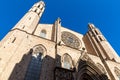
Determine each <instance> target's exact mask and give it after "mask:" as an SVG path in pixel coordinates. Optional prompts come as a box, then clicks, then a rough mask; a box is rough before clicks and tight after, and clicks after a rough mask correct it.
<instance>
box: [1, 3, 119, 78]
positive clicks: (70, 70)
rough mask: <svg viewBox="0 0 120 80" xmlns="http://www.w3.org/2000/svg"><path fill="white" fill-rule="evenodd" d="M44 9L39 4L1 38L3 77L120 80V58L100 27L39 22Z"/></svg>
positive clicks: (59, 22)
mask: <svg viewBox="0 0 120 80" xmlns="http://www.w3.org/2000/svg"><path fill="white" fill-rule="evenodd" d="M44 9H45V3H44V2H43V1H40V2H37V3H35V4H34V5H33V6H32V8H31V9H30V10H29V11H28V12H27V13H26V14H25V16H23V18H22V19H21V20H20V21H19V22H18V23H17V24H16V25H15V26H14V27H13V29H11V31H9V32H8V34H7V35H6V36H5V37H4V38H3V39H2V40H1V42H0V80H120V79H119V78H120V58H119V56H118V55H117V53H116V52H115V51H114V49H113V48H112V47H111V45H110V44H109V42H108V41H107V40H106V39H105V37H104V36H103V34H102V33H101V32H100V30H99V29H98V28H96V27H95V26H94V25H93V24H88V31H87V32H86V34H85V35H82V34H80V33H77V32H74V31H72V30H70V29H67V28H64V27H63V26H62V25H61V20H60V18H58V19H57V20H56V21H55V22H54V23H53V24H47V23H46V24H42V23H39V21H40V18H41V16H42V14H43V12H44ZM53 16H54V15H53Z"/></svg>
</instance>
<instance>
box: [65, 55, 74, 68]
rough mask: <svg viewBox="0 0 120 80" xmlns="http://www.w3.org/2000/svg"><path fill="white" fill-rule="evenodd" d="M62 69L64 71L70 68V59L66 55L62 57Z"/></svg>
mask: <svg viewBox="0 0 120 80" xmlns="http://www.w3.org/2000/svg"><path fill="white" fill-rule="evenodd" d="M63 67H64V68H66V69H71V68H72V59H71V57H70V56H69V55H68V54H65V55H64V56H63Z"/></svg>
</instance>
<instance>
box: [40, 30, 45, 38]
mask: <svg viewBox="0 0 120 80" xmlns="http://www.w3.org/2000/svg"><path fill="white" fill-rule="evenodd" d="M40 37H43V38H46V31H45V30H42V31H41V32H40Z"/></svg>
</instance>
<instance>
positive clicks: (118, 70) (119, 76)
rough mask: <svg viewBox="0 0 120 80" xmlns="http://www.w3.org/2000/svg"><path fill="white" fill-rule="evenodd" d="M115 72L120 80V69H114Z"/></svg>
mask: <svg viewBox="0 0 120 80" xmlns="http://www.w3.org/2000/svg"><path fill="white" fill-rule="evenodd" d="M114 72H115V74H116V75H117V77H118V79H119V80H120V69H118V68H117V67H115V68H114Z"/></svg>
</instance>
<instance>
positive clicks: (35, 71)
mask: <svg viewBox="0 0 120 80" xmlns="http://www.w3.org/2000/svg"><path fill="white" fill-rule="evenodd" d="M43 54H44V48H43V47H42V46H41V45H38V46H35V47H34V48H33V53H32V57H31V61H30V63H29V65H28V69H27V72H26V76H25V80H39V78H40V72H41V66H42V59H43Z"/></svg>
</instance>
